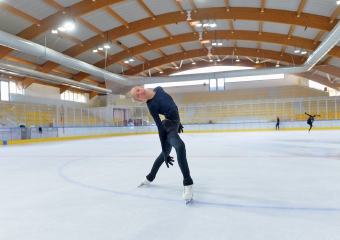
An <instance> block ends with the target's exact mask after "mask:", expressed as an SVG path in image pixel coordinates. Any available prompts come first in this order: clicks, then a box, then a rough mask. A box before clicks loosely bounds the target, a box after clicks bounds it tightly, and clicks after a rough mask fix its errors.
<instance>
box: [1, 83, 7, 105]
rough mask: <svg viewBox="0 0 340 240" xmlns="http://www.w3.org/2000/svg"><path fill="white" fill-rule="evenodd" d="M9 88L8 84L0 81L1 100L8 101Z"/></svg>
mask: <svg viewBox="0 0 340 240" xmlns="http://www.w3.org/2000/svg"><path fill="white" fill-rule="evenodd" d="M8 88H9V86H8V82H5V81H1V100H2V101H9V89H8Z"/></svg>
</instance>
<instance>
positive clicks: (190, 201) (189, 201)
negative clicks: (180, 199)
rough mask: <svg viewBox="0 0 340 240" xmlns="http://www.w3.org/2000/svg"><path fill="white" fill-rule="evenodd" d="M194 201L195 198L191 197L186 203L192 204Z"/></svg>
mask: <svg viewBox="0 0 340 240" xmlns="http://www.w3.org/2000/svg"><path fill="white" fill-rule="evenodd" d="M193 201H194V199H193V198H191V199H190V200H185V204H186V205H189V204H191V203H192V202H193Z"/></svg>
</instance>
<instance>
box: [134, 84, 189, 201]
mask: <svg viewBox="0 0 340 240" xmlns="http://www.w3.org/2000/svg"><path fill="white" fill-rule="evenodd" d="M131 96H132V98H133V99H134V100H135V101H139V102H142V101H143V100H147V101H146V104H147V107H148V109H149V112H150V114H151V116H152V117H153V119H154V120H155V123H156V125H157V129H158V135H159V139H160V142H161V146H162V152H161V154H160V155H159V156H158V157H157V159H156V160H155V162H154V164H153V166H152V168H151V171H150V173H149V174H148V175H147V176H146V177H145V179H144V180H143V181H142V183H141V184H140V186H144V185H149V184H150V183H151V182H152V181H153V180H154V179H155V177H156V174H157V172H158V170H159V168H160V167H161V165H162V164H163V162H165V164H166V166H167V167H168V168H169V165H171V166H172V165H173V161H174V160H173V157H171V156H169V154H170V152H171V149H172V147H174V148H175V149H176V153H177V161H178V165H179V167H180V169H181V171H182V174H183V185H184V192H183V199H184V200H185V201H186V203H187V204H188V203H190V202H191V200H192V198H193V180H192V178H191V176H190V171H189V166H188V162H187V158H186V149H185V144H184V142H183V141H182V139H181V138H180V137H179V133H180V132H183V126H182V124H181V123H180V118H179V113H178V108H177V106H176V104H175V102H174V101H173V99H172V97H171V96H170V95H169V94H167V93H166V92H165V91H164V90H163V88H162V87H156V88H155V89H154V90H153V91H151V90H147V89H144V87H142V86H137V87H134V88H133V89H132V90H131ZM159 114H161V115H164V116H165V119H164V120H163V121H161V119H160V117H159Z"/></svg>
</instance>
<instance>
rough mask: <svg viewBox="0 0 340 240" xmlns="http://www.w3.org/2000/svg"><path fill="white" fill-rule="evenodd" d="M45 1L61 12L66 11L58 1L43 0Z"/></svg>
mask: <svg viewBox="0 0 340 240" xmlns="http://www.w3.org/2000/svg"><path fill="white" fill-rule="evenodd" d="M43 1H44V2H45V3H47V4H48V5H50V6H51V7H53V8H55V9H57V10H58V11H59V12H61V13H66V8H65V7H63V6H61V5H60V4H59V3H57V2H55V1H54V0H43Z"/></svg>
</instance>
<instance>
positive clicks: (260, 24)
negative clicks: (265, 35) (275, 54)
mask: <svg viewBox="0 0 340 240" xmlns="http://www.w3.org/2000/svg"><path fill="white" fill-rule="evenodd" d="M262 29H263V22H262V21H260V23H259V35H261V34H262Z"/></svg>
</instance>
